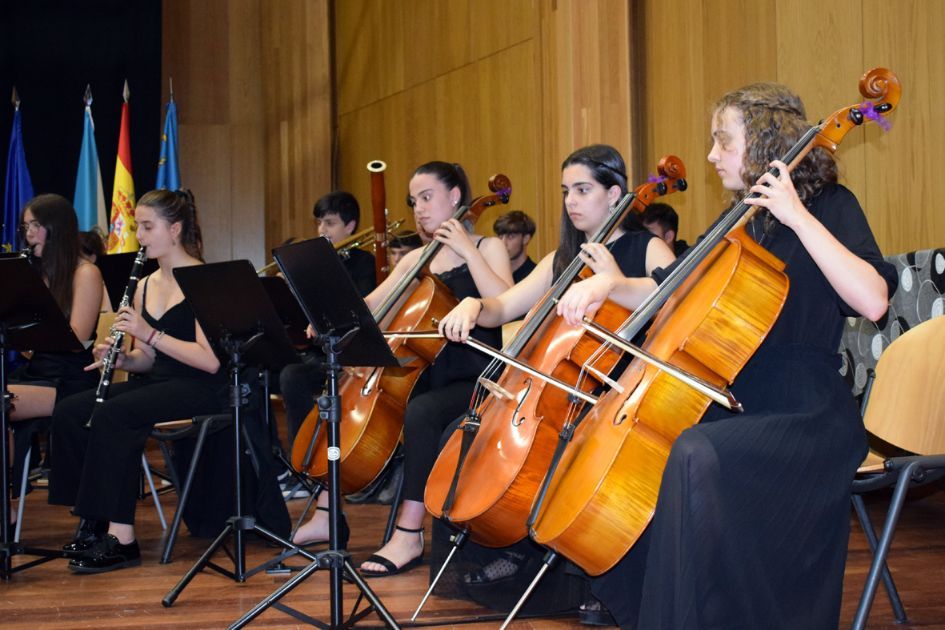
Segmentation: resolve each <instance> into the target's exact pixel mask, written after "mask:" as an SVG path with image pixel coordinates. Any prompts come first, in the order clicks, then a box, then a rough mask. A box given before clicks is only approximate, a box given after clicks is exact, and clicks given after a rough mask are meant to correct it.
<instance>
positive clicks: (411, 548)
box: [361, 529, 423, 572]
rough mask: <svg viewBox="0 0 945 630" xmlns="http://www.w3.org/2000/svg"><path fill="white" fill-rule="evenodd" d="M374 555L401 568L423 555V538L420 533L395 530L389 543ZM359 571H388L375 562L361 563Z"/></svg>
mask: <svg viewBox="0 0 945 630" xmlns="http://www.w3.org/2000/svg"><path fill="white" fill-rule="evenodd" d="M376 555H378V556H381V557H383V558H387V559H388V560H390V561H391V562H393V563H394V566H396V567H402V566H404V565H405V564H407V563H408V562H410V561H411V560H413V559H414V558H419V557H420V556H422V555H423V536H422V535H421V532H416V533H413V532H405V531H403V530H401V529H395V530H394V535H393V536H391V538H390V541H388V543H387V544H386V545H384V546H383V547H381V548H380V549H379V550H378V551H377V552H376ZM361 569H362V570H366V571H374V572H385V571H387V570H388V568H387V567H385V566H384V565H383V564H378V563H377V562H362V563H361Z"/></svg>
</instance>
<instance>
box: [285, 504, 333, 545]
mask: <svg viewBox="0 0 945 630" xmlns="http://www.w3.org/2000/svg"><path fill="white" fill-rule="evenodd" d="M292 542H293V543H295V544H296V545H309V544H312V543H318V542H328V513H327V512H323V511H321V510H316V511H315V516H313V517H312V518H311V519H310V520H309V521H308V522H307V523H306V524H305V525H302V526H301V527H300V528H299V531H297V532H295V536H293V537H292Z"/></svg>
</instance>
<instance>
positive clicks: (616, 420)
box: [614, 413, 627, 427]
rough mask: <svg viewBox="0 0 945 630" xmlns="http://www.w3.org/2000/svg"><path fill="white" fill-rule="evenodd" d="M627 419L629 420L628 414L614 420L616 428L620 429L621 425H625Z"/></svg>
mask: <svg viewBox="0 0 945 630" xmlns="http://www.w3.org/2000/svg"><path fill="white" fill-rule="evenodd" d="M626 419H627V414H625V413H622V414H620V415H619V416H617V417H616V418H614V426H615V427H619V426H620V425H621V424H623V421H624V420H626Z"/></svg>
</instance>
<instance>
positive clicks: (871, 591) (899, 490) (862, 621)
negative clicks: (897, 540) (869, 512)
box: [853, 461, 920, 630]
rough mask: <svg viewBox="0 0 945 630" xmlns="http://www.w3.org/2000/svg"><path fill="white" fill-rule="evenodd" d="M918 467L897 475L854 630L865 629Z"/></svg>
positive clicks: (904, 470)
mask: <svg viewBox="0 0 945 630" xmlns="http://www.w3.org/2000/svg"><path fill="white" fill-rule="evenodd" d="M919 467H920V464H919V462H915V461H914V462H911V463H909V464H908V465H907V466H906V467H905V468H904V469H903V470H902V471H901V472H900V473H899V480H898V481H897V482H896V489H895V490H894V491H893V496H892V501H891V502H890V504H889V512H887V514H886V523H885V525H884V526H883V535H882V536H881V537H880V539H879V543H878V544H877V546H876V554H875V555H874V556H873V563H872V564H871V565H870V571H869V574H868V575H867V577H866V584H865V585H864V586H863V595H862V597H860V604H859V606H857V609H856V616H855V617H854V619H853V629H854V630H862V629H863V628H864V627H866V619H867V617H869V613H870V608H871V607H872V605H873V597H874V596H875V595H876V586H877V584H878V582H879V574H880V569H881V568H882V566H883V565H884V564H885V562H886V555H887V554H888V553H889V546H890V545H891V544H892V538H893V534H894V533H895V531H896V523H897V522H898V521H899V513H900V512H901V511H902V504H903V502H904V501H905V498H906V490H908V489H909V483H910V481H911V480H912V476H913V473H914V472H915V470H916V469H917V468H919Z"/></svg>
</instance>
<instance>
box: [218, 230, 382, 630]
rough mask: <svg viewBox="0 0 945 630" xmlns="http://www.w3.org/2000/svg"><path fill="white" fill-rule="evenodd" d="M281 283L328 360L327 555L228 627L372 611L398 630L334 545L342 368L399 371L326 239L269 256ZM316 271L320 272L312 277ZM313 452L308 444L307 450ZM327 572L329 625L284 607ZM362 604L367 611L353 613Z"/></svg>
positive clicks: (352, 619) (335, 621)
mask: <svg viewBox="0 0 945 630" xmlns="http://www.w3.org/2000/svg"><path fill="white" fill-rule="evenodd" d="M273 257H274V258H275V260H276V262H277V263H278V264H279V268H280V269H281V270H282V272H283V274H284V276H285V279H286V282H288V284H289V288H290V289H291V291H292V294H293V295H294V296H295V298H296V300H297V301H298V303H299V306H301V308H302V311H303V312H304V313H305V317H306V319H307V320H308V322H309V324H311V326H312V328H313V329H314V330H315V331H316V332H317V333H318V337H319V339H320V340H321V343H322V347H323V350H324V353H325V356H326V357H327V376H328V382H327V394H326V395H323V396H321V397H320V398H319V399H318V409H319V419H320V420H319V421H320V422H321V423H323V424H324V425H327V431H328V434H327V440H328V449H327V457H328V479H329V482H328V491H329V500H328V519H329V520H328V532H329V536H328V537H329V549H328V551H326V552H322V553H319V554H315V555H316V556H317V558H316V559H315V561H313V562H311V563H310V564H309V565H308V566H307V567H305V568H304V569H302V571H301V572H300V573H299V574H298V575H296V576H295V577H293V578H292V579H290V580H289V581H288V582H286V583H285V584H284V585H282V586H281V587H279V588H278V589H276V590H275V591H274V592H273V593H271V594H270V595H269V596H268V597H266V598H265V599H263V600H262V601H261V602H260V603H259V604H257V605H256V606H255V607H253V609H252V610H250V611H249V612H248V613H246V614H245V615H243V616H242V617H241V618H240V619H238V620H237V621H236V622H234V623H233V625H232V626H230V627H231V628H242V627H243V626H245V625H246V624H247V623H249V622H250V621H252V620H253V619H254V618H255V617H257V616H258V615H259V614H260V613H262V612H263V611H264V610H266V609H267V608H269V607H270V606H275V607H276V608H278V609H279V610H281V611H283V612H285V613H287V614H290V615H292V616H294V617H295V618H296V619H299V620H301V621H304V622H305V623H309V624H311V625H315V626H318V627H331V628H339V627H349V626H351V625H353V624H354V623H356V622H357V621H358V620H359V619H361V618H363V617H364V616H366V615H368V614H370V612H371V611H372V610H373V611H375V612H377V614H378V616H379V617H380V618H381V620H382V621H383V622H384V624H385V625H386V626H387V627H390V628H399V626H398V625H397V622H396V621H395V620H394V618H393V617H392V616H391V615H390V613H389V612H388V611H387V610H386V608H385V607H384V606H383V604H382V603H381V601H380V599H378V597H377V596H376V595H375V594H374V592H373V591H371V589H370V588H369V587H368V585H367V583H366V582H365V581H364V579H363V578H362V577H361V575H359V574H358V572H357V571H356V570H355V568H354V567H353V566H352V565H351V563H350V560H349V556H348V553H347V551H345V550H343V549H340V548H339V545H338V540H339V537H338V535H339V530H340V522H341V521H340V518H341V437H340V435H341V429H340V424H341V418H342V405H341V396H340V394H339V388H338V381H339V378H340V376H341V371H342V366H343V365H359V366H377V367H385V366H391V367H393V366H396V365H398V361H397V358H396V357H395V356H394V355H393V353H392V352H391V349H390V346H389V345H388V344H387V341H386V340H385V339H384V336H383V335H382V334H381V331H380V328H378V326H377V322H376V321H375V320H374V317H373V315H372V314H371V312H370V310H368V308H367V305H366V304H365V302H364V300H363V299H362V298H361V296H360V295H359V294H358V292H357V290H356V289H355V287H354V284H353V283H352V282H351V279H350V278H349V277H348V275H347V273H346V272H345V270H344V267H342V265H341V262H340V261H339V260H338V255H337V254H336V253H335V251H334V248H333V247H332V246H331V244H330V243H329V242H328V241H327V240H325V239H312V240H310V241H303V242H301V243H296V244H293V245H287V246H285V247H281V248H279V249H277V250H275V251H274V252H273ZM312 269H318V270H319V273H317V274H313V273H311V270H312ZM311 448H312V446H311V445H310V446H309V449H310V451H311ZM325 568H327V569H330V571H331V578H330V585H331V586H330V588H331V591H330V602H331V625H330V626H328V625H326V624H324V623H323V622H320V621H318V620H316V619H313V618H311V617H309V616H307V615H304V614H303V613H301V612H299V611H297V610H294V609H292V608H289V607H288V606H285V605H283V604H281V603H279V600H280V599H281V598H282V597H283V596H284V595H285V594H287V593H288V592H290V591H291V590H292V589H294V588H295V587H296V586H298V585H299V584H301V583H302V582H303V581H304V580H305V579H306V578H308V577H309V576H310V575H311V574H312V573H314V572H315V571H317V570H318V569H325ZM343 579H348V580H350V581H351V582H353V583H354V584H355V585H356V586H357V588H358V589H359V590H360V591H361V596H360V597H359V598H358V600H357V602H356V603H355V609H354V611H352V613H351V615H350V616H349V618H348V620H347V621H343V619H342V606H343V598H342V580H343ZM362 598H366V599H367V600H368V601H369V603H370V606H369V607H367V608H365V609H364V610H362V611H360V612H359V611H358V607H359V606H360V603H361V600H362Z"/></svg>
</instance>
